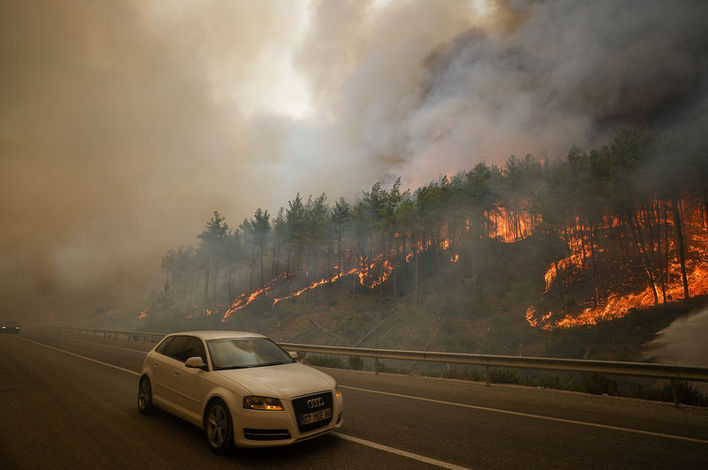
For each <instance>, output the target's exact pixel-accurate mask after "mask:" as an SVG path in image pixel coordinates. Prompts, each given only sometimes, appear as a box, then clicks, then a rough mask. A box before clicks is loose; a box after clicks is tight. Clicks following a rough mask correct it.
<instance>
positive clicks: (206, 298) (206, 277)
mask: <svg viewBox="0 0 708 470" xmlns="http://www.w3.org/2000/svg"><path fill="white" fill-rule="evenodd" d="M208 306H209V263H207V265H206V268H205V270H204V308H207V307H208Z"/></svg>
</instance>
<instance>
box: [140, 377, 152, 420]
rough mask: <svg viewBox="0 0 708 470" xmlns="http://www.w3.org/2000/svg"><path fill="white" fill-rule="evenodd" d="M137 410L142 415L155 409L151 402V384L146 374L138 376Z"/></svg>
mask: <svg viewBox="0 0 708 470" xmlns="http://www.w3.org/2000/svg"><path fill="white" fill-rule="evenodd" d="M138 411H140V413H142V414H144V415H149V414H151V413H153V412H154V411H155V405H153V403H152V384H150V379H149V378H148V377H147V376H146V375H143V376H142V377H140V383H139V384H138Z"/></svg>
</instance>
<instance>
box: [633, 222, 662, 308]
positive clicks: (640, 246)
mask: <svg viewBox="0 0 708 470" xmlns="http://www.w3.org/2000/svg"><path fill="white" fill-rule="evenodd" d="M634 217H635V214H629V216H628V219H629V224H630V227H631V229H632V236H633V237H634V244H635V246H636V247H637V253H638V254H639V259H640V260H641V261H642V266H643V267H644V272H645V274H646V275H647V279H648V281H649V285H650V286H651V289H652V292H653V294H654V305H657V304H658V303H659V294H658V293H657V291H656V281H655V279H654V274H653V273H652V272H651V269H650V267H649V263H648V261H647V258H646V252H645V251H644V242H643V238H642V232H641V230H640V229H639V228H638V227H637V225H636V223H635V220H634Z"/></svg>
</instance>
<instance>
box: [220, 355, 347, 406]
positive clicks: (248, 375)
mask: <svg viewBox="0 0 708 470" xmlns="http://www.w3.org/2000/svg"><path fill="white" fill-rule="evenodd" d="M216 373H217V374H219V375H221V376H222V377H224V378H227V379H229V380H231V381H232V382H235V383H236V384H238V385H240V386H242V387H244V388H246V389H247V390H248V391H249V392H250V393H252V394H254V395H260V396H268V397H274V398H285V399H290V398H295V397H298V396H302V395H307V394H308V393H314V392H320V391H322V390H330V389H331V388H332V387H334V385H335V383H336V382H335V380H334V379H333V378H332V377H330V376H329V375H327V374H325V373H324V372H320V371H318V370H316V369H313V368H312V367H308V366H306V365H303V364H300V363H292V364H281V365H278V366H267V367H252V368H248V369H228V370H219V371H216Z"/></svg>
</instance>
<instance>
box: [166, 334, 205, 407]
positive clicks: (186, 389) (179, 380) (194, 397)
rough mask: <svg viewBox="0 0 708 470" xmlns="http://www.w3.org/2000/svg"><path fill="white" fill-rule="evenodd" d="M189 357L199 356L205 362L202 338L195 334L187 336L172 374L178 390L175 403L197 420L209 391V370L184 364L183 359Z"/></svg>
mask: <svg viewBox="0 0 708 470" xmlns="http://www.w3.org/2000/svg"><path fill="white" fill-rule="evenodd" d="M190 357H201V358H202V361H204V363H205V364H206V362H207V360H206V353H205V351H204V345H203V343H202V340H201V339H199V338H197V337H195V336H190V337H188V340H187V342H186V343H185V345H184V348H183V350H182V353H181V356H180V357H179V360H180V364H179V365H178V366H176V367H175V368H174V371H173V376H174V379H175V388H176V389H178V391H179V393H178V397H177V398H176V399H177V400H178V403H177V404H178V405H179V406H180V407H181V408H183V409H184V410H186V412H188V413H189V414H190V415H192V417H193V419H197V420H199V419H201V413H202V409H201V408H202V402H203V401H204V398H205V397H206V395H207V393H208V392H209V388H210V385H211V382H210V381H209V380H208V376H209V371H205V370H203V369H195V368H190V367H187V366H185V365H184V361H186V360H187V359H189V358H190Z"/></svg>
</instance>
